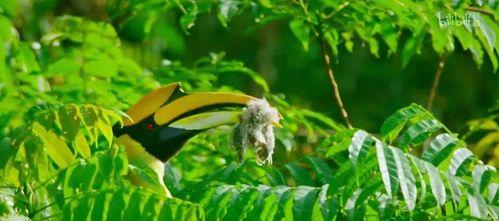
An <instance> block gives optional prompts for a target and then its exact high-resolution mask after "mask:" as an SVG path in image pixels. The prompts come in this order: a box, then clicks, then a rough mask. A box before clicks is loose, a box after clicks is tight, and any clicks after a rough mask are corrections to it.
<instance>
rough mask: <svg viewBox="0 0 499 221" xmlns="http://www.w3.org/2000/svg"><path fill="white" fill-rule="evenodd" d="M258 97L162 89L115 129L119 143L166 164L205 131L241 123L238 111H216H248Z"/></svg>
mask: <svg viewBox="0 0 499 221" xmlns="http://www.w3.org/2000/svg"><path fill="white" fill-rule="evenodd" d="M253 99H256V98H254V97H251V96H248V95H243V94H236V93H223V92H202V93H193V94H185V93H184V92H183V91H182V89H181V87H180V83H173V84H169V85H166V86H163V87H161V88H158V89H156V90H154V91H152V92H150V93H149V94H147V95H146V96H144V97H143V98H142V99H141V100H140V101H139V102H137V103H136V104H135V105H133V106H132V107H131V108H130V109H129V110H128V111H127V114H128V116H130V118H131V119H124V126H123V127H121V126H120V125H115V126H114V127H113V132H114V134H115V136H117V137H118V139H119V138H120V137H121V136H128V137H129V138H131V139H133V140H134V141H136V142H138V143H139V144H140V145H141V146H142V147H143V148H144V149H145V150H146V151H147V153H149V154H151V155H152V156H154V157H155V158H157V159H159V160H160V161H162V162H166V161H167V160H168V159H170V158H171V157H172V156H174V155H175V153H177V152H178V151H179V150H180V149H181V148H182V146H183V145H184V143H185V142H186V141H187V140H188V139H190V138H191V137H193V136H194V135H196V134H198V133H200V132H201V131H203V130H206V129H209V128H213V127H216V126H219V125H223V124H234V123H238V122H239V117H238V113H239V112H238V111H236V112H234V111H215V110H218V109H221V108H227V107H229V108H230V107H244V106H246V105H247V104H248V102H250V101H251V100H253Z"/></svg>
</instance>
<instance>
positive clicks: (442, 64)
mask: <svg viewBox="0 0 499 221" xmlns="http://www.w3.org/2000/svg"><path fill="white" fill-rule="evenodd" d="M444 67H445V56H444V55H440V58H439V60H438V66H437V70H436V71H435V77H434V79H433V85H432V87H431V90H430V94H429V95H428V103H427V104H426V108H427V109H428V110H429V111H431V108H432V106H433V100H435V95H436V94H437V89H438V84H439V83H440V77H441V76H442V71H443V70H444Z"/></svg>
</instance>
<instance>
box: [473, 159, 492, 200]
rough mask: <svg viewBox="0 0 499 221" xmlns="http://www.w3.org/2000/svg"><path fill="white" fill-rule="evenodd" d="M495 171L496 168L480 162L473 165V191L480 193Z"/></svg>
mask: <svg viewBox="0 0 499 221" xmlns="http://www.w3.org/2000/svg"><path fill="white" fill-rule="evenodd" d="M495 173H496V168H494V167H491V166H489V165H480V164H478V165H475V168H474V169H473V173H472V178H473V187H474V191H475V192H477V193H482V192H483V191H484V190H485V189H486V188H487V186H488V185H489V183H490V182H491V179H492V177H493V174H495Z"/></svg>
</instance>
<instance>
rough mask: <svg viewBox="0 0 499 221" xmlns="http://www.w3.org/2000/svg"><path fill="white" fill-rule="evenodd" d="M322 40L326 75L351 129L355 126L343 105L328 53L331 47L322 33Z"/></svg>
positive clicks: (344, 118)
mask: <svg viewBox="0 0 499 221" xmlns="http://www.w3.org/2000/svg"><path fill="white" fill-rule="evenodd" d="M320 41H321V49H322V50H321V51H322V62H323V64H324V70H325V71H326V75H327V76H328V78H329V83H330V84H331V86H332V87H333V94H334V98H335V100H336V104H337V105H338V108H340V112H341V116H342V117H343V120H344V121H345V123H346V125H347V126H348V128H349V129H352V128H353V127H352V124H351V123H350V119H349V118H348V113H347V111H346V109H345V106H344V105H343V101H342V100H341V95H340V90H339V88H338V83H336V79H335V78H334V73H333V68H332V67H331V59H330V57H329V53H328V49H329V48H328V45H327V42H326V40H325V39H324V37H323V35H322V34H321V39H320Z"/></svg>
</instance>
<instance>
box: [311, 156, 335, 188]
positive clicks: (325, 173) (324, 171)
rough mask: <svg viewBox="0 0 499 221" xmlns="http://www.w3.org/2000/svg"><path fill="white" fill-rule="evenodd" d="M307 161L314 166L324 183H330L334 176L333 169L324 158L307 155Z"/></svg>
mask: <svg viewBox="0 0 499 221" xmlns="http://www.w3.org/2000/svg"><path fill="white" fill-rule="evenodd" d="M305 161H307V162H308V163H309V164H310V165H311V166H312V168H313V170H314V172H315V173H316V175H317V177H318V179H319V180H320V181H321V183H322V184H326V183H329V181H330V180H331V179H332V178H333V171H332V170H331V168H330V167H329V166H328V165H327V163H326V162H324V161H323V160H321V159H319V158H317V157H305Z"/></svg>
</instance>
